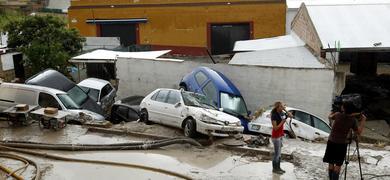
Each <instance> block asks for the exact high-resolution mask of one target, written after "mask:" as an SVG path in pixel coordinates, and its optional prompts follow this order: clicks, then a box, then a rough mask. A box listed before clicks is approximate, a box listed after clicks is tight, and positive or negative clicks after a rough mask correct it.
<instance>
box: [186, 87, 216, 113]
mask: <svg viewBox="0 0 390 180" xmlns="http://www.w3.org/2000/svg"><path fill="white" fill-rule="evenodd" d="M181 94H182V96H183V101H184V104H185V105H187V106H195V107H203V108H208V109H217V108H216V107H215V106H214V105H212V103H211V100H210V99H207V97H206V96H204V95H201V94H197V93H193V92H186V91H183V92H182V93H181Z"/></svg>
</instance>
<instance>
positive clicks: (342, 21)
mask: <svg viewBox="0 0 390 180" xmlns="http://www.w3.org/2000/svg"><path fill="white" fill-rule="evenodd" d="M306 7H307V10H308V13H309V16H310V18H311V20H312V22H313V24H314V26H315V29H316V31H317V33H318V35H319V38H320V40H321V43H322V47H323V48H324V49H328V48H329V47H328V45H329V46H330V48H337V47H340V48H353V49H360V48H361V49H371V48H376V49H380V48H390V5H389V4H372V5H367V4H365V5H356V4H355V5H326V6H306Z"/></svg>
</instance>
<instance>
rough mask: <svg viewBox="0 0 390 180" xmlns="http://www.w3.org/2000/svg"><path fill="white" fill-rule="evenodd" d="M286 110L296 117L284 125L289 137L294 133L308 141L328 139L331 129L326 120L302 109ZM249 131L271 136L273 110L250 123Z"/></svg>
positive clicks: (290, 108)
mask: <svg viewBox="0 0 390 180" xmlns="http://www.w3.org/2000/svg"><path fill="white" fill-rule="evenodd" d="M286 110H287V111H288V112H291V114H293V116H294V117H293V118H288V119H287V121H286V123H285V124H284V130H285V132H286V134H287V135H290V136H291V135H292V132H293V133H294V134H295V135H296V136H297V137H300V138H303V139H308V140H315V139H324V138H328V136H329V133H330V131H331V128H330V126H329V125H328V123H326V122H325V121H324V120H322V119H321V118H319V117H317V116H315V115H312V114H310V113H308V112H305V111H303V110H300V109H296V108H292V107H287V108H286ZM248 129H249V131H252V132H257V133H262V134H268V135H271V132H272V123H271V109H270V110H267V111H265V112H264V113H263V114H262V115H261V116H260V117H258V118H257V119H256V120H254V121H252V122H250V123H249V124H248Z"/></svg>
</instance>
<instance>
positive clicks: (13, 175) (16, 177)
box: [0, 164, 24, 180]
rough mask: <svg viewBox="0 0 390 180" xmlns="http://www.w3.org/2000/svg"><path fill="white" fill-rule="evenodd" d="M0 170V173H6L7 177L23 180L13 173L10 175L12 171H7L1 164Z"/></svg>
mask: <svg viewBox="0 0 390 180" xmlns="http://www.w3.org/2000/svg"><path fill="white" fill-rule="evenodd" d="M0 169H1V170H2V171H4V172H5V173H7V175H9V176H12V177H13V178H15V179H16V180H24V179H23V177H21V176H19V175H17V174H15V173H12V172H14V171H12V170H11V169H8V168H7V167H5V166H3V165H1V164H0Z"/></svg>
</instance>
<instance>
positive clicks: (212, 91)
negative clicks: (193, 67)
mask: <svg viewBox="0 0 390 180" xmlns="http://www.w3.org/2000/svg"><path fill="white" fill-rule="evenodd" d="M203 93H204V94H205V95H206V97H207V98H208V99H210V101H212V102H213V105H216V106H217V105H218V104H217V102H215V99H216V96H217V89H216V88H215V86H214V84H213V83H212V82H211V81H210V82H208V83H207V85H206V86H204V88H203Z"/></svg>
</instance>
